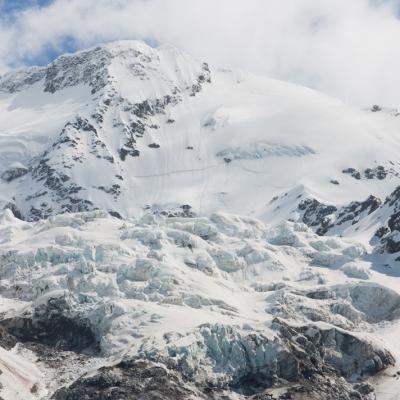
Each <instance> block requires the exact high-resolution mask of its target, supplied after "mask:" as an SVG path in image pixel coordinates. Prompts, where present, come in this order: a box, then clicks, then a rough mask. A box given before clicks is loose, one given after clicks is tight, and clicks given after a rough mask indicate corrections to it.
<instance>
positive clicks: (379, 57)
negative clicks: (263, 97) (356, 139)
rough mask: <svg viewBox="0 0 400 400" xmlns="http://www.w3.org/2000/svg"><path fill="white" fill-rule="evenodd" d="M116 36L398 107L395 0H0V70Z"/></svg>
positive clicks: (348, 98) (398, 12)
mask: <svg viewBox="0 0 400 400" xmlns="http://www.w3.org/2000/svg"><path fill="white" fill-rule="evenodd" d="M119 39H142V40H146V41H147V42H149V43H153V44H156V43H168V44H172V45H174V46H176V47H179V48H181V49H182V50H184V51H186V52H187V53H189V54H191V55H192V56H194V57H195V58H198V59H200V60H201V61H207V62H209V63H210V64H211V66H213V67H229V68H235V69H240V70H243V71H248V72H252V73H256V74H261V75H266V76H269V77H271V78H277V79H282V80H285V81H290V82H294V83H296V84H300V85H305V86H308V87H311V88H314V89H316V90H319V91H322V92H324V93H327V94H329V95H332V96H335V97H338V98H340V99H342V100H343V101H345V102H348V103H350V104H354V105H357V106H368V105H371V104H381V105H385V106H389V107H398V106H400V46H399V41H400V0H0V72H5V71H7V70H9V69H12V68H19V67H23V66H26V65H35V64H39V65H45V64H47V63H48V62H50V61H51V60H53V59H54V58H55V57H57V56H58V55H59V54H62V53H64V52H73V51H75V50H79V49H82V48H86V47H90V46H93V45H95V44H98V43H102V42H109V41H113V40H119Z"/></svg>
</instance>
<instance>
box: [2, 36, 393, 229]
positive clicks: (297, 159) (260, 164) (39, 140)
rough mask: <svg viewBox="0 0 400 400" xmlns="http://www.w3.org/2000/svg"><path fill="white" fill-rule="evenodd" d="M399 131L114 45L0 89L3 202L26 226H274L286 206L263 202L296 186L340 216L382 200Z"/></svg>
mask: <svg viewBox="0 0 400 400" xmlns="http://www.w3.org/2000/svg"><path fill="white" fill-rule="evenodd" d="M398 128H399V120H398V118H397V117H396V115H395V114H393V113H383V112H370V111H365V110H356V109H353V108H350V107H348V106H345V105H344V104H341V103H340V102H339V101H337V100H334V99H331V98H329V97H327V96H324V95H322V94H319V93H317V92H314V91H312V90H309V89H305V88H302V87H298V86H295V85H290V84H286V83H283V82H278V81H273V80H269V79H265V78H260V77H256V76H252V75H246V74H243V73H238V72H233V71H227V70H224V71H210V70H209V68H208V66H207V64H205V63H201V62H197V61H195V60H193V59H191V58H190V57H189V56H187V55H185V54H183V53H181V52H179V51H177V50H176V49H174V48H171V47H161V48H158V49H154V48H151V47H149V46H147V45H145V44H144V43H142V42H130V41H127V42H117V43H112V44H107V45H103V46H100V47H96V48H94V49H91V50H88V51H83V52H80V53H77V54H72V55H65V56H62V57H60V58H59V59H57V60H56V61H54V62H53V63H52V64H50V65H49V66H48V67H44V68H30V69H26V70H23V71H19V72H14V73H9V74H7V75H5V76H3V77H1V78H0V175H1V177H2V179H1V182H0V192H1V200H2V204H3V206H5V205H6V204H13V206H12V208H13V209H14V210H18V211H17V212H19V213H20V214H21V215H22V216H23V217H24V218H26V219H38V218H43V217H48V216H50V215H55V214H57V213H59V212H69V211H84V210H91V209H96V208H99V209H105V210H109V211H113V212H117V213H118V214H120V215H122V216H124V217H126V216H132V215H138V213H141V212H143V208H144V207H151V208H153V209H154V210H159V211H162V210H164V211H165V210H167V211H168V210H170V209H173V208H175V207H178V206H180V205H190V206H191V207H192V209H193V210H194V211H195V212H196V213H200V214H209V213H211V212H214V211H219V210H225V211H231V212H238V213H242V214H243V213H244V214H250V213H252V214H253V215H254V216H259V217H262V219H263V220H265V221H268V222H270V221H278V222H279V221H280V220H281V219H282V218H283V217H284V218H287V217H288V215H289V214H290V213H291V212H292V211H293V208H295V207H293V202H292V204H290V206H288V207H285V206H280V208H279V210H278V211H277V210H276V209H275V208H276V207H272V206H270V205H269V202H270V201H271V199H272V198H274V197H276V196H283V195H284V194H285V193H287V192H288V191H290V190H292V189H294V188H295V187H298V186H299V185H302V187H304V190H305V192H306V193H310V195H311V196H312V197H314V198H317V199H319V200H321V201H324V200H327V201H329V202H330V203H332V204H334V205H336V206H338V205H339V206H341V205H344V204H347V203H349V202H351V201H361V200H364V199H365V198H367V197H368V196H369V195H371V194H372V195H375V196H377V197H384V196H386V195H388V194H389V193H390V192H391V191H392V190H393V188H394V187H395V186H396V182H397V181H398V165H397V161H396V157H397V154H398V150H399V139H398V135H397V131H398ZM346 171H347V172H346ZM358 178H359V179H358Z"/></svg>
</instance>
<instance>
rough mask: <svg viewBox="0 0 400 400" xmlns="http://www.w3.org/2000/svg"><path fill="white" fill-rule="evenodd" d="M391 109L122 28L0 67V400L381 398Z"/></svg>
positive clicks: (395, 169)
mask: <svg viewBox="0 0 400 400" xmlns="http://www.w3.org/2000/svg"><path fill="white" fill-rule="evenodd" d="M399 132H400V116H399V112H398V111H397V110H394V109H393V110H392V109H386V108H381V107H372V108H371V109H365V110H361V109H357V108H352V107H350V106H348V105H345V104H343V103H341V102H340V101H339V100H336V99H332V98H330V97H328V96H325V95H323V94H321V93H318V92H315V91H312V90H310V89H307V88H304V87H300V86H295V85H293V84H288V83H285V82H280V81H275V80H270V79H266V78H261V77H257V76H253V75H249V74H246V73H243V72H238V71H231V70H213V69H210V67H209V66H208V65H207V64H206V63H203V62H198V61H196V60H193V59H192V58H191V57H190V56H188V55H186V54H184V53H182V52H180V51H178V50H177V49H175V48H172V47H168V46H165V47H160V48H157V49H155V48H151V47H149V46H147V45H146V44H144V43H142V42H136V41H134V42H133V41H123V42H115V43H111V44H107V45H102V46H99V47H96V48H92V49H89V50H87V51H82V52H79V53H76V54H72V55H64V56H61V57H60V58H58V59H57V60H55V61H54V62H52V63H51V64H50V65H48V66H47V67H33V68H28V69H25V70H20V71H15V72H11V73H8V74H6V75H3V76H1V77H0V176H1V180H0V209H1V211H0V296H1V301H0V345H1V347H0V370H1V372H2V373H1V374H0V383H1V386H0V396H1V397H2V398H4V399H5V400H8V399H16V400H19V399H21V400H28V399H56V400H81V399H101V400H102V399H118V400H119V399H143V400H145V399H146V400H147V399H171V400H175V399H176V400H179V399H220V400H222V399H226V400H228V399H232V400H233V399H255V400H256V399H257V400H261V399H297V400H306V399H307V400H308V399H327V400H329V399H332V400H350V399H351V400H354V399H365V400H373V399H378V400H389V399H390V400H392V399H393V400H394V399H397V398H398V396H399V393H400V379H399V378H400V372H398V371H400V366H399V365H398V362H399V360H400V347H399V343H398V342H399V340H398V337H399V334H400V325H399V319H400V254H399V253H400V188H398V185H399V183H400V179H399V177H400V175H399V174H400V165H399V162H398V161H397V159H398V154H399V152H400V136H399Z"/></svg>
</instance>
